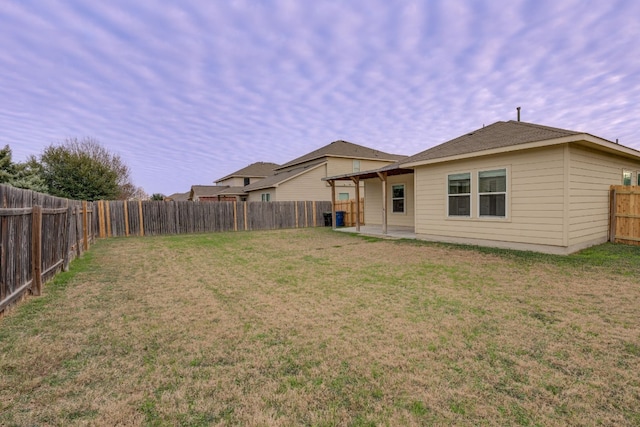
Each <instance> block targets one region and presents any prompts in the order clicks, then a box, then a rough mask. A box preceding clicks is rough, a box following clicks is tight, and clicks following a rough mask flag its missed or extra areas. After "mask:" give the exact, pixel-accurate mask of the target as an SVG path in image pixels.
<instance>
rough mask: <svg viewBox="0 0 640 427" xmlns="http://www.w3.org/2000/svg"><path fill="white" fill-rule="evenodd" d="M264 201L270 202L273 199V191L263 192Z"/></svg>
mask: <svg viewBox="0 0 640 427" xmlns="http://www.w3.org/2000/svg"><path fill="white" fill-rule="evenodd" d="M262 201H263V202H270V201H271V193H262Z"/></svg>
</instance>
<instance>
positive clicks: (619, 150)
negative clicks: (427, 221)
mask: <svg viewBox="0 0 640 427" xmlns="http://www.w3.org/2000/svg"><path fill="white" fill-rule="evenodd" d="M570 142H575V143H578V144H583V145H586V146H596V147H598V148H599V149H600V150H603V151H607V152H610V153H616V154H618V155H626V156H628V157H632V158H635V159H639V158H640V151H638V150H635V149H633V148H629V147H625V146H622V145H619V144H616V143H614V142H611V141H607V140H606V139H603V138H599V137H597V136H593V135H589V134H588V133H581V134H578V135H571V136H565V137H562V138H554V139H548V140H545V141H536V142H528V143H525V144H517V145H510V146H507V147H500V148H492V149H489V150H481V151H473V152H470V153H464V154H458V155H454V156H448V157H441V158H438V159H430V160H417V161H415V162H410V163H403V164H402V167H403V168H407V169H411V168H414V167H416V166H424V165H430V164H434V163H442V162H450V161H453V160H463V159H469V158H473V157H480V156H489V155H493V154H502V153H510V152H513V151H521V150H528V149H531V148H540V147H549V146H552V145H560V144H568V143H570Z"/></svg>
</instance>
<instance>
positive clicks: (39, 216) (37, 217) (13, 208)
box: [0, 185, 95, 313]
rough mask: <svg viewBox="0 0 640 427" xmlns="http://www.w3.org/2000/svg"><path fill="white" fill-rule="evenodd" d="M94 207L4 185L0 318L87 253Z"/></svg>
mask: <svg viewBox="0 0 640 427" xmlns="http://www.w3.org/2000/svg"><path fill="white" fill-rule="evenodd" d="M94 236H95V222H94V221H93V218H92V204H88V203H87V202H79V201H75V200H68V199H62V198H59V197H53V196H49V195H46V194H41V193H36V192H33V191H30V190H21V189H17V188H13V187H10V186H6V185H0V313H2V312H3V311H4V309H5V308H6V307H8V306H9V305H11V304H13V303H14V302H15V301H17V300H19V299H21V298H22V297H23V296H24V295H26V294H27V293H31V294H33V295H40V292H41V289H42V284H43V283H45V282H46V281H48V280H50V279H51V278H53V276H55V275H56V273H58V272H59V271H61V270H66V269H67V268H68V266H69V262H70V261H71V260H72V259H73V258H75V257H77V256H79V255H81V254H82V252H83V251H85V250H87V249H88V248H89V244H90V243H91V242H92V241H93V238H94Z"/></svg>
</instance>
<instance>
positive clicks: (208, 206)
mask: <svg viewBox="0 0 640 427" xmlns="http://www.w3.org/2000/svg"><path fill="white" fill-rule="evenodd" d="M96 209H97V213H98V214H97V219H98V224H99V225H98V227H99V235H100V237H118V236H145V235H166V234H186V233H202V232H216V231H248V230H273V229H281V228H306V227H318V226H323V225H324V217H323V213H324V212H331V202H329V201H320V202H312V201H307V202H175V201H171V202H154V201H144V202H143V201H126V202H125V201H99V202H96Z"/></svg>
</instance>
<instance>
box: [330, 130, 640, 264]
mask: <svg viewBox="0 0 640 427" xmlns="http://www.w3.org/2000/svg"><path fill="white" fill-rule="evenodd" d="M634 171H640V152H638V151H636V150H634V149H631V148H628V147H624V146H622V145H619V144H616V143H614V142H611V141H607V140H605V139H602V138H599V137H596V136H593V135H590V134H586V133H582V132H574V131H568V130H564V129H557V128H551V127H547V126H541V125H536V124H531V123H524V122H517V121H509V122H497V123H494V124H492V125H490V126H487V127H483V128H481V129H478V130H476V131H473V132H470V133H468V134H465V135H462V136H460V137H458V138H456V139H453V140H451V141H448V142H445V143H444V144H441V145H438V146H436V147H433V148H431V149H429V150H426V151H423V152H421V153H418V154H416V155H414V156H411V157H409V158H407V159H405V160H403V161H401V162H399V163H397V164H395V165H393V166H389V167H387V168H382V169H379V170H377V171H366V172H364V173H361V174H359V177H360V179H362V180H363V181H364V182H365V189H366V192H367V199H365V215H366V216H365V223H366V224H367V225H368V226H370V225H372V224H378V225H380V226H381V228H383V229H385V230H386V228H387V226H388V227H403V226H404V227H407V226H409V227H413V229H414V231H415V236H416V237H417V238H419V239H425V240H433V241H443V242H452V243H464V244H476V245H484V246H494V247H504V248H513V249H523V250H535V251H540V252H547V253H556V254H568V253H571V252H575V251H577V250H580V249H583V248H586V247H588V246H591V245H595V244H599V243H603V242H605V241H607V238H608V229H609V227H608V224H609V222H608V221H609V187H610V186H611V185H619V184H622V183H623V180H624V179H625V178H628V179H629V180H632V181H633V182H634V183H635V179H638V178H637V172H634ZM372 172H373V173H372ZM629 173H631V177H630V178H629ZM634 174H636V175H634ZM353 175H354V174H351V176H335V177H331V178H330V179H336V180H342V179H351V178H352V176H353ZM383 185H384V192H386V204H385V202H384V201H383V198H384V197H383V196H384V195H383ZM394 192H395V194H394ZM385 205H386V206H385ZM383 206H385V207H386V209H382V207H383Z"/></svg>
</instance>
